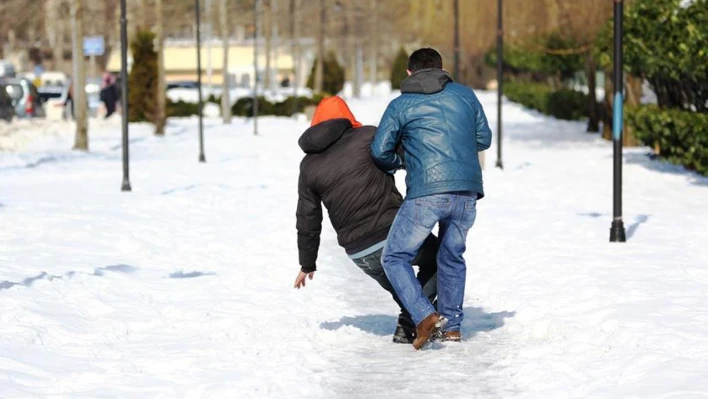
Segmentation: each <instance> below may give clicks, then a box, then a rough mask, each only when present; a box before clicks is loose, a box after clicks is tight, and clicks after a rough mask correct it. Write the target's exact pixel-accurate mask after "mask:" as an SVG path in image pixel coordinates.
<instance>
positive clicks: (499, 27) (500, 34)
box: [496, 0, 504, 169]
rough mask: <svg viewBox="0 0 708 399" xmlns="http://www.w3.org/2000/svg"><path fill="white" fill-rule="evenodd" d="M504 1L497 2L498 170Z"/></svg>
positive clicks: (500, 166) (501, 167)
mask: <svg viewBox="0 0 708 399" xmlns="http://www.w3.org/2000/svg"><path fill="white" fill-rule="evenodd" d="M502 3H503V0H497V165H496V166H497V168H499V169H504V164H503V163H502V95H503V93H504V18H503V14H502Z"/></svg>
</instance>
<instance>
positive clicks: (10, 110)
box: [0, 82, 15, 122]
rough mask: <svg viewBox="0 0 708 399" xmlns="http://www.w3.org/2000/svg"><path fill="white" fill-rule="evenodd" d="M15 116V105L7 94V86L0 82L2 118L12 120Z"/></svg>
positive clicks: (0, 111)
mask: <svg viewBox="0 0 708 399" xmlns="http://www.w3.org/2000/svg"><path fill="white" fill-rule="evenodd" d="M14 116H15V106H14V105H12V98H11V97H10V95H9V94H7V88H6V86H5V84H4V83H2V82H0V119H2V120H5V121H7V122H10V121H11V120H12V118H13V117H14Z"/></svg>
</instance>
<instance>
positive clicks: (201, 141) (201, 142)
mask: <svg viewBox="0 0 708 399" xmlns="http://www.w3.org/2000/svg"><path fill="white" fill-rule="evenodd" d="M199 1H200V0H194V10H195V12H196V14H197V96H198V99H199V100H198V101H199V105H198V106H197V112H198V114H199V162H206V157H205V156H204V117H203V115H202V114H203V111H204V102H203V101H202V43H201V39H202V37H201V16H200V15H199Z"/></svg>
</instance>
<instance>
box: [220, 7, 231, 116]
mask: <svg viewBox="0 0 708 399" xmlns="http://www.w3.org/2000/svg"><path fill="white" fill-rule="evenodd" d="M228 10H229V9H228V6H227V2H226V0H221V9H220V14H221V15H220V22H221V38H222V40H223V44H224V65H223V67H222V69H221V73H222V78H223V88H222V90H221V116H222V117H223V118H224V123H231V98H230V96H229V90H231V84H230V83H231V80H230V79H229V24H228V18H227V15H228Z"/></svg>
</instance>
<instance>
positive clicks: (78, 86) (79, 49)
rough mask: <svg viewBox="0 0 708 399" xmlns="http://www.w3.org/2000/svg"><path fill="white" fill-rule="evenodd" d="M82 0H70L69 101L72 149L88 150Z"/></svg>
mask: <svg viewBox="0 0 708 399" xmlns="http://www.w3.org/2000/svg"><path fill="white" fill-rule="evenodd" d="M82 3H83V0H72V3H71V22H72V24H73V29H72V44H73V49H72V54H73V62H74V76H73V78H72V86H73V94H72V97H71V101H72V102H73V108H74V112H75V117H76V136H75V140H74V149H76V150H83V151H88V144H89V143H88V118H87V115H86V114H87V112H86V111H87V109H86V106H87V101H86V69H85V65H84V64H85V62H84V51H83V37H84V25H83V20H82V19H83V4H82Z"/></svg>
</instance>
